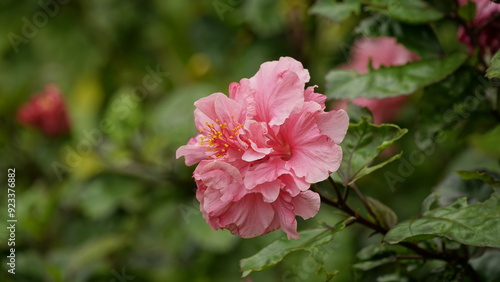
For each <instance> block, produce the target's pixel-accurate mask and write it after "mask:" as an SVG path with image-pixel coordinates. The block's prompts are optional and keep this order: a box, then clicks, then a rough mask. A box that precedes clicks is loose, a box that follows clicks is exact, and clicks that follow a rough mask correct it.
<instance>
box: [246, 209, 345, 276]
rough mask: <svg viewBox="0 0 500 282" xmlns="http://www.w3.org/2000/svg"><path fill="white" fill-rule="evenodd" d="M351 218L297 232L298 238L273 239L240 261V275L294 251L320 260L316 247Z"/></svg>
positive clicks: (322, 243) (329, 239)
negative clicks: (309, 254)
mask: <svg viewBox="0 0 500 282" xmlns="http://www.w3.org/2000/svg"><path fill="white" fill-rule="evenodd" d="M351 220H353V218H352V217H349V218H347V219H345V220H343V221H341V222H339V223H337V224H336V225H335V226H333V227H326V228H325V227H322V228H317V229H311V230H304V231H302V232H299V234H300V238H299V239H297V240H288V239H286V238H282V239H279V240H276V241H274V242H273V243H271V244H270V245H268V246H267V247H265V248H264V249H262V250H261V251H260V252H258V253H257V254H255V255H253V256H251V257H249V258H246V259H242V260H241V261H240V268H241V270H242V271H243V274H242V277H246V276H248V275H249V274H250V273H252V272H253V271H261V270H264V269H266V268H268V267H270V266H273V265H275V264H277V263H278V262H280V261H282V260H283V258H284V257H285V256H286V255H288V254H290V253H293V252H296V251H307V252H310V253H311V255H312V257H313V258H314V259H316V260H320V259H321V255H319V254H318V252H319V249H318V247H319V246H321V245H324V244H326V243H328V242H330V241H331V240H332V239H333V235H334V234H336V233H338V232H340V231H342V230H344V228H345V227H346V223H347V222H349V221H351ZM318 262H319V263H320V264H321V263H322V262H321V261H318Z"/></svg>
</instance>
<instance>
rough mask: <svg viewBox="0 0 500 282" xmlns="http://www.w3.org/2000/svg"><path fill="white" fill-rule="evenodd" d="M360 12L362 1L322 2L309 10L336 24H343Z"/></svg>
mask: <svg viewBox="0 0 500 282" xmlns="http://www.w3.org/2000/svg"><path fill="white" fill-rule="evenodd" d="M360 12H361V3H360V0H346V1H343V2H335V1H327V0H320V1H318V2H316V4H314V6H312V7H311V9H310V10H309V13H311V14H314V15H319V16H323V17H325V18H327V19H329V20H331V21H333V22H336V23H341V22H342V21H344V20H345V19H347V18H349V17H350V16H351V15H352V14H355V15H358V14H359V13H360Z"/></svg>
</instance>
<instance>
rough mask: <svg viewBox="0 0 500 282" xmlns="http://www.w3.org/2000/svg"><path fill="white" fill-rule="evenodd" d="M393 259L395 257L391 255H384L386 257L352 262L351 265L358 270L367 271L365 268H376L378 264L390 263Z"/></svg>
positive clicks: (394, 259)
mask: <svg viewBox="0 0 500 282" xmlns="http://www.w3.org/2000/svg"><path fill="white" fill-rule="evenodd" d="M395 261H396V257H395V256H392V257H386V258H382V259H377V260H369V261H363V262H358V263H355V264H353V265H352V267H354V268H356V269H359V270H363V271H367V270H371V269H374V268H377V267H379V266H382V265H384V264H388V263H392V262H395Z"/></svg>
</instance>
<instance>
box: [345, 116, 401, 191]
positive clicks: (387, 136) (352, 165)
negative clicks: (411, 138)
mask: <svg viewBox="0 0 500 282" xmlns="http://www.w3.org/2000/svg"><path fill="white" fill-rule="evenodd" d="M407 131H408V130H406V129H401V128H399V127H398V126H397V125H393V124H383V125H380V126H377V125H373V124H370V123H368V122H367V120H366V118H363V119H362V120H361V122H359V123H357V124H350V125H349V129H348V131H347V134H346V137H345V138H344V141H342V150H343V158H342V164H341V165H340V168H339V170H338V171H337V173H338V175H339V176H340V178H341V179H342V181H343V182H344V184H345V185H349V184H351V183H353V182H355V181H356V180H358V179H360V178H361V177H363V176H365V175H367V174H369V173H371V172H373V171H375V170H377V169H379V168H381V167H383V166H384V165H386V164H388V163H390V162H392V161H394V160H396V159H397V158H399V157H400V156H401V153H400V154H397V155H395V156H393V157H391V158H390V159H388V160H385V161H383V162H381V163H379V164H376V165H374V166H370V165H371V163H372V162H373V160H374V159H375V158H376V157H377V156H378V155H379V154H380V152H382V151H383V150H384V149H386V148H388V147H389V146H391V145H392V144H393V143H394V142H395V141H396V140H398V139H399V138H401V137H402V136H403V135H404V134H406V132H407Z"/></svg>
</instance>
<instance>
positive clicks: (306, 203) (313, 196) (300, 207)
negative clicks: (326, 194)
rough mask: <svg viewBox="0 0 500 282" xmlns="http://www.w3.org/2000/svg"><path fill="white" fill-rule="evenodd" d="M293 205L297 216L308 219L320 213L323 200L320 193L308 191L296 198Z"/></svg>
mask: <svg viewBox="0 0 500 282" xmlns="http://www.w3.org/2000/svg"><path fill="white" fill-rule="evenodd" d="M292 204H293V207H294V210H293V211H294V213H295V214H296V215H298V216H300V217H302V218H303V219H308V218H311V217H313V216H315V215H316V214H317V213H318V211H319V207H320V204H321V200H320V197H319V194H318V193H315V192H313V191H310V190H308V191H304V192H301V193H300V194H299V195H297V196H295V197H294V198H293V200H292Z"/></svg>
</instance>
